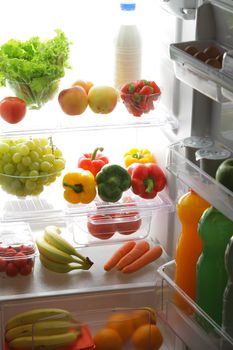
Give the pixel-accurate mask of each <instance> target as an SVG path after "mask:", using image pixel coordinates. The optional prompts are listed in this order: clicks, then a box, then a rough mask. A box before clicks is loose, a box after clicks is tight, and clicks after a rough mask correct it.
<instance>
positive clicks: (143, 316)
mask: <svg viewBox="0 0 233 350" xmlns="http://www.w3.org/2000/svg"><path fill="white" fill-rule="evenodd" d="M132 321H133V325H134V329H137V328H138V327H140V326H142V325H143V324H146V323H150V324H156V311H155V310H153V309H152V308H149V307H145V308H143V309H138V310H135V311H133V313H132Z"/></svg>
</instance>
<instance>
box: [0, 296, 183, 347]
mask: <svg viewBox="0 0 233 350" xmlns="http://www.w3.org/2000/svg"><path fill="white" fill-rule="evenodd" d="M89 297H90V296H87V298H85V297H81V299H80V300H81V301H80V300H78V299H77V296H67V297H64V298H53V297H51V298H46V299H43V300H42V299H41V300H40V301H39V300H35V301H22V300H21V301H19V302H16V301H14V302H11V303H10V302H9V303H5V304H4V305H2V317H1V319H2V325H3V326H2V340H3V344H4V345H3V348H4V346H5V350H6V349H7V350H8V349H10V350H18V349H24V350H27V349H35V350H39V349H43V350H47V349H48V350H52V349H54V350H94V349H95V350H139V349H140V350H157V349H160V350H174V349H175V342H176V337H175V335H174V333H173V332H171V330H170V329H169V327H167V325H166V323H164V322H163V320H162V319H161V318H160V317H158V315H157V311H155V309H154V308H151V307H131V306H130V307H114V308H109V307H106V308H103V307H102V308H101V307H100V306H101V304H99V305H97V308H96V309H90V310H87V311H85V307H84V306H86V308H88V307H91V304H92V303H93V300H94V296H93V295H92V296H91V299H93V300H90V299H89ZM121 297H123V298H124V297H126V298H127V297H129V296H128V293H127V292H126V293H124V292H122V293H119V294H116V295H115V298H118V305H119V303H120V301H119V300H120V298H121ZM135 297H136V298H135V304H136V303H137V301H136V300H137V296H136V295H135ZM103 298H104V295H103ZM112 298H113V299H112V303H113V305H114V303H116V300H115V298H114V294H113V295H112ZM132 298H133V294H132V295H131V298H130V299H131V304H132V303H133V299H132ZM142 299H144V297H143V298H142ZM76 301H77V302H76ZM89 301H91V302H90V303H89ZM80 302H81V303H82V307H80V309H79V304H80ZM97 304H98V303H97ZM55 308H56V309H57V308H59V310H63V311H59V310H57V311H56V310H54V309H55ZM43 310H44V311H43ZM53 313H54V315H53ZM23 324H24V325H25V324H26V325H27V326H26V327H24V326H23ZM48 325H49V326H48ZM20 327H21V328H20ZM23 327H24V328H23ZM53 334H55V335H53ZM22 336H24V337H25V336H26V337H27V338H26V339H20V338H22ZM6 339H7V340H8V341H7V342H6ZM66 342H67V343H66Z"/></svg>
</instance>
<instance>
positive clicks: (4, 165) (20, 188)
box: [0, 137, 65, 197]
mask: <svg viewBox="0 0 233 350" xmlns="http://www.w3.org/2000/svg"><path fill="white" fill-rule="evenodd" d="M64 168H65V159H64V158H63V156H62V152H61V150H60V149H58V148H57V147H56V146H54V145H53V142H52V138H51V137H49V138H44V137H43V138H20V139H10V138H9V139H3V140H2V141H0V185H1V187H2V189H3V190H4V191H5V192H7V193H9V194H13V195H16V196H18V197H26V196H37V195H39V194H40V193H41V192H42V191H43V190H44V186H49V185H50V184H51V183H52V182H54V181H55V180H56V178H57V177H58V176H60V175H61V172H62V170H63V169H64Z"/></svg>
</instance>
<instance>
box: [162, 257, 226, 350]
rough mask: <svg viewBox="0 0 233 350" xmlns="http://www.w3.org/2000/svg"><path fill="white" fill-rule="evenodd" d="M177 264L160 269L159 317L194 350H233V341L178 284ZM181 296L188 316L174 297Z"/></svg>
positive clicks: (171, 263) (169, 264) (172, 262)
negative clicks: (199, 318)
mask: <svg viewBox="0 0 233 350" xmlns="http://www.w3.org/2000/svg"><path fill="white" fill-rule="evenodd" d="M175 268H176V265H175V261H174V260H173V261H170V262H168V263H165V264H164V265H162V266H161V267H159V269H158V273H159V274H160V276H161V277H162V292H161V293H162V294H161V298H160V300H161V304H160V317H161V318H162V319H164V321H165V322H167V323H168V324H169V326H170V327H171V328H172V329H173V331H174V332H175V333H176V334H177V335H178V336H179V337H180V338H181V339H183V341H184V342H185V344H186V345H187V346H188V347H189V348H190V349H192V350H206V349H211V350H218V349H222V350H223V349H224V350H228V349H232V348H233V339H232V338H231V337H230V336H229V335H228V334H227V333H225V332H224V331H223V330H222V329H221V328H220V327H219V326H218V325H217V324H216V323H215V322H214V321H213V320H212V319H211V318H210V317H209V316H208V315H206V314H205V312H204V311H203V310H202V309H201V308H199V307H198V305H197V304H195V303H194V301H193V300H191V299H190V298H189V297H188V296H187V295H186V294H185V293H184V292H183V291H182V290H181V289H180V288H179V287H178V286H177V285H176V283H175V281H174V276H175ZM175 294H176V295H179V297H180V298H182V299H183V300H184V302H185V303H187V305H188V306H189V308H187V309H189V310H192V312H187V311H185V310H182V309H181V308H179V307H178V306H177V305H176V304H175V299H174V295H175ZM196 316H199V317H201V318H203V319H205V322H206V324H208V325H209V327H208V331H207V330H206V329H204V328H202V327H201V326H200V324H199V323H198V322H197V320H196Z"/></svg>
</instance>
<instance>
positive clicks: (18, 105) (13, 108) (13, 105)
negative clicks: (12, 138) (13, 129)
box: [0, 97, 27, 124]
mask: <svg viewBox="0 0 233 350" xmlns="http://www.w3.org/2000/svg"><path fill="white" fill-rule="evenodd" d="M26 110H27V105H26V102H25V101H24V100H22V99H21V98H18V97H5V98H4V99H3V100H2V101H1V102H0V115H1V117H2V119H4V120H5V121H6V122H8V123H10V124H16V123H18V122H20V121H21V120H22V119H23V118H24V116H25V114H26Z"/></svg>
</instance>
